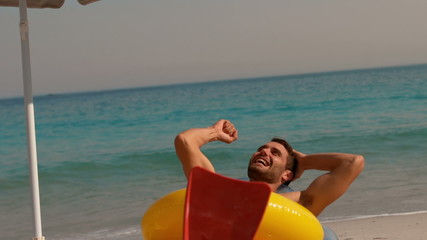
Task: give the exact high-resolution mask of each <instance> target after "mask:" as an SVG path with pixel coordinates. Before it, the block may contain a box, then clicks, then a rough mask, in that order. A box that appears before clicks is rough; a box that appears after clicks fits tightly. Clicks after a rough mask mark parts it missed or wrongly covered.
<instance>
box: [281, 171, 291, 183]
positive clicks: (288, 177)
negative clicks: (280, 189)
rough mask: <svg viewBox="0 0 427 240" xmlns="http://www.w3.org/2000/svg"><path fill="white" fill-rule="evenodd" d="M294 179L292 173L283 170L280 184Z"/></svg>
mask: <svg viewBox="0 0 427 240" xmlns="http://www.w3.org/2000/svg"><path fill="white" fill-rule="evenodd" d="M293 178H294V173H293V172H292V171H291V170H285V171H284V172H283V174H282V183H285V182H287V181H291V180H292V179H293Z"/></svg>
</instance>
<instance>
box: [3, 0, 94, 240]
mask: <svg viewBox="0 0 427 240" xmlns="http://www.w3.org/2000/svg"><path fill="white" fill-rule="evenodd" d="M64 1H65V0H27V1H26V0H0V6H7V7H19V15H20V22H19V26H20V32H21V54H22V72H23V81H24V104H25V111H26V124H27V145H28V165H29V171H30V187H31V196H32V209H33V223H34V225H33V227H34V237H33V240H44V239H45V238H44V237H43V234H42V225H41V210H40V193H39V179H38V168H37V147H36V130H35V117H34V104H33V92H32V83H31V64H30V44H29V39H28V20H27V7H30V8H60V7H61V6H62V5H63V4H64ZM96 1H98V0H78V2H79V3H81V4H83V5H86V4H89V3H92V2H96Z"/></svg>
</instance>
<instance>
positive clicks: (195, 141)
mask: <svg viewBox="0 0 427 240" xmlns="http://www.w3.org/2000/svg"><path fill="white" fill-rule="evenodd" d="M237 138H238V132H237V130H236V128H235V127H234V125H233V124H232V123H231V122H230V121H227V120H219V121H218V122H216V123H215V124H214V125H212V126H211V127H207V128H192V129H189V130H187V131H184V132H182V133H180V134H178V136H177V137H176V138H175V150H176V154H177V156H178V158H179V160H180V161H181V164H182V168H183V171H184V174H185V176H186V177H187V178H188V177H189V174H190V171H191V169H192V168H193V167H197V166H199V167H203V168H205V169H207V170H210V171H212V172H215V169H214V167H213V165H212V163H211V162H210V161H209V159H208V158H207V157H206V156H205V155H204V154H203V153H202V151H201V150H200V148H201V147H202V146H203V145H205V144H207V143H209V142H212V141H221V142H225V143H232V142H234V141H235V140H237Z"/></svg>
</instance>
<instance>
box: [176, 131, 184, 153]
mask: <svg viewBox="0 0 427 240" xmlns="http://www.w3.org/2000/svg"><path fill="white" fill-rule="evenodd" d="M186 142H187V140H186V137H185V134H184V133H179V134H178V135H176V137H175V141H174V144H175V149H179V148H182V147H184V146H185V145H186Z"/></svg>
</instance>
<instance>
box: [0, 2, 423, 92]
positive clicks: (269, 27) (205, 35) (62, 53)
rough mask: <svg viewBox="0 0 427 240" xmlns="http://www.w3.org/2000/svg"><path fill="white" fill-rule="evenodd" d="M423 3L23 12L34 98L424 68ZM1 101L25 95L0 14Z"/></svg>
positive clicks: (8, 16)
mask: <svg viewBox="0 0 427 240" xmlns="http://www.w3.org/2000/svg"><path fill="white" fill-rule="evenodd" d="M426 13H427V1H425V0H405V1H401V0H375V1H373V0H357V1H342V0H324V1H317V0H306V1H296V0H288V1H286V0H263V1H260V0H215V1H207V0H161V1H159V0H101V1H99V2H96V3H93V4H90V5H87V6H82V5H79V4H78V3H77V1H76V0H66V3H65V4H64V6H63V7H62V8H61V9H29V10H28V19H29V31H30V33H29V34H30V37H29V39H30V49H31V69H32V81H33V92H34V94H35V95H43V94H55V93H69V92H81V91H94V90H105V89H120V88H130V87H144V86H156V85H165V84H177V83H192V82H204V81H215V80H227V79H241V78H255V77H263V76H279V75H291V74H300V73H313V72H325V71H339V70H350V69H363V68H375V67H387V66H400V65H412V64H425V63H427V28H426V23H427V14H426ZM0 31H1V33H0V98H7V97H15V96H18V97H19V96H23V90H22V88H23V83H22V68H21V48H20V36H19V10H18V8H12V7H0Z"/></svg>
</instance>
